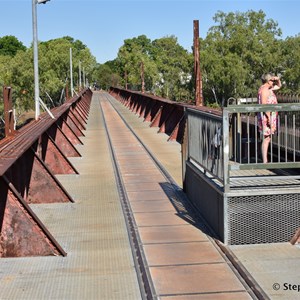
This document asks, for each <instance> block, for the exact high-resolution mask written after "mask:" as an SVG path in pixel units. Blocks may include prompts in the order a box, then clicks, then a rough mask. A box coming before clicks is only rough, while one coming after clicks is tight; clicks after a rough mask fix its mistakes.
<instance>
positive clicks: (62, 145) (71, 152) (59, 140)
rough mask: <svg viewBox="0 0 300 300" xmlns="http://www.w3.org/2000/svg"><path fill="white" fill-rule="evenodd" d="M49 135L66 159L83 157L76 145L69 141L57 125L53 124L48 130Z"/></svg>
mask: <svg viewBox="0 0 300 300" xmlns="http://www.w3.org/2000/svg"><path fill="white" fill-rule="evenodd" d="M47 133H48V134H49V136H51V138H52V139H53V141H54V142H55V144H56V145H57V147H59V149H60V150H61V152H62V153H64V155H65V156H66V157H81V154H80V153H79V152H78V150H77V149H76V148H75V146H74V144H73V143H72V142H71V141H70V140H69V139H68V137H67V136H66V135H65V133H64V132H63V131H62V130H61V128H60V126H58V124H57V123H55V124H53V125H52V126H51V127H50V128H49V129H48V130H47Z"/></svg>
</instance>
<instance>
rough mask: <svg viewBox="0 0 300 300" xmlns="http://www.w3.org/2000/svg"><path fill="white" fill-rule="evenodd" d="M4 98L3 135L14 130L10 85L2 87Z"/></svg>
mask: <svg viewBox="0 0 300 300" xmlns="http://www.w3.org/2000/svg"><path fill="white" fill-rule="evenodd" d="M3 100H4V122H5V136H6V137H7V136H10V135H12V134H13V132H14V114H13V109H12V89H11V87H6V86H4V87H3Z"/></svg>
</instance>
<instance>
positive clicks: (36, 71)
mask: <svg viewBox="0 0 300 300" xmlns="http://www.w3.org/2000/svg"><path fill="white" fill-rule="evenodd" d="M48 1H50V0H32V29H33V67H34V101H35V119H36V120H37V119H38V118H39V115H40V100H39V99H40V87H39V62H38V36H37V9H36V5H37V4H41V3H43V4H45V3H46V2H48Z"/></svg>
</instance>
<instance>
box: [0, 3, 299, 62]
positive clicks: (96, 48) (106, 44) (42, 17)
mask: <svg viewBox="0 0 300 300" xmlns="http://www.w3.org/2000/svg"><path fill="white" fill-rule="evenodd" d="M259 9H262V10H263V11H264V12H265V14H266V18H267V19H273V20H274V21H276V22H278V25H279V28H281V29H282V32H283V38H286V37H287V36H295V35H297V34H299V33H300V18H299V12H300V1H299V0H260V1H258V0H252V1H245V0H216V1H215V0H152V1H149V0H119V1H115V0H109V1H108V0H50V2H47V3H46V4H40V5H38V7H37V15H38V38H39V40H41V41H48V40H50V39H55V38H60V37H63V36H66V35H68V36H71V37H73V38H74V39H78V40H81V41H82V42H83V43H84V44H85V45H87V47H88V48H89V49H90V50H91V52H92V55H94V56H95V57H96V59H97V61H98V62H99V63H104V62H106V61H108V60H113V59H115V58H116V57H117V53H118V49H119V48H120V47H121V46H122V45H123V42H124V40H125V39H128V38H133V37H137V36H139V35H142V34H144V35H146V36H147V37H148V38H149V39H151V40H154V39H157V38H162V37H165V36H170V35H174V36H176V37H177V38H178V43H179V44H180V45H181V46H183V47H184V48H185V49H187V50H188V51H191V46H192V44H193V20H199V31H200V36H201V37H202V38H205V36H206V34H207V31H208V29H209V28H210V27H211V26H213V25H215V23H214V21H213V16H214V15H215V14H216V12H217V11H218V10H220V11H223V12H225V13H228V12H237V11H239V12H246V11H248V10H254V11H258V10H259ZM0 12H1V15H0V37H2V36H5V35H13V36H15V37H17V38H18V39H19V40H20V41H21V42H22V43H23V44H24V45H25V46H26V47H29V46H30V44H31V42H32V0H0Z"/></svg>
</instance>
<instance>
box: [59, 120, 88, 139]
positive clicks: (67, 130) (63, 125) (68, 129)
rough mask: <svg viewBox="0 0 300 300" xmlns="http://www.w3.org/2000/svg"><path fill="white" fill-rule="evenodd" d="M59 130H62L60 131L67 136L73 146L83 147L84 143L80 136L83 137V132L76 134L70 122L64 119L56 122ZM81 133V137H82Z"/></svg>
mask: <svg viewBox="0 0 300 300" xmlns="http://www.w3.org/2000/svg"><path fill="white" fill-rule="evenodd" d="M56 124H57V126H58V128H60V130H61V131H62V132H63V133H64V134H65V135H66V136H67V138H68V140H69V141H71V143H72V144H73V145H82V144H83V143H82V141H81V139H80V138H79V137H80V136H82V134H83V133H82V131H80V132H78V134H77V131H76V132H75V130H73V128H72V126H70V125H69V124H68V122H67V121H66V120H65V119H64V118H62V119H60V120H58V121H57V122H56ZM80 133H81V135H80Z"/></svg>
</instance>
